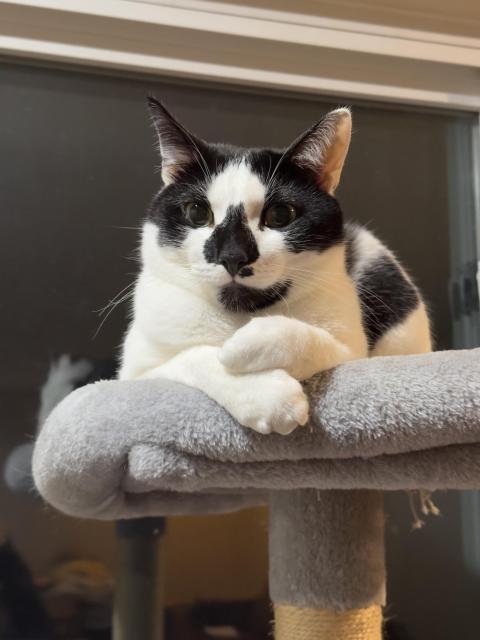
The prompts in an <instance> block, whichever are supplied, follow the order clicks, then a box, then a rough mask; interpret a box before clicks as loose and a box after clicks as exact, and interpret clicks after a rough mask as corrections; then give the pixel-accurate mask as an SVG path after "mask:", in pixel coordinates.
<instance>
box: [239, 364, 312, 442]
mask: <svg viewBox="0 0 480 640" xmlns="http://www.w3.org/2000/svg"><path fill="white" fill-rule="evenodd" d="M238 380H239V381H241V382H242V386H243V389H242V391H243V393H242V394H239V395H238V396H237V399H238V400H239V401H240V404H239V405H238V407H237V408H236V410H235V411H234V412H232V413H234V417H235V418H237V420H238V421H239V422H240V423H241V424H242V425H244V426H246V427H250V428H251V429H254V430H255V431H258V432H259V433H280V434H282V435H287V434H289V433H291V432H292V431H293V430H294V429H295V428H296V427H298V426H299V425H304V424H305V423H306V422H307V420H308V409H309V407H308V400H307V397H306V395H305V393H304V391H303V389H302V385H301V384H300V383H299V382H298V381H297V380H295V379H294V378H292V377H291V376H290V375H288V373H286V371H283V370H280V369H279V370H275V371H265V372H262V373H259V374H253V375H245V376H239V377H238Z"/></svg>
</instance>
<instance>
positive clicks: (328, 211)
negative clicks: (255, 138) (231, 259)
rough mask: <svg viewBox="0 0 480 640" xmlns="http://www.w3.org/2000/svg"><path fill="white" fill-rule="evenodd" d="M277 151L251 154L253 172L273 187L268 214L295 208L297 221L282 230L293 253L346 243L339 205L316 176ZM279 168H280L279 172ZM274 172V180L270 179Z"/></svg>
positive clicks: (270, 188) (269, 191)
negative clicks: (279, 208) (272, 208)
mask: <svg viewBox="0 0 480 640" xmlns="http://www.w3.org/2000/svg"><path fill="white" fill-rule="evenodd" d="M281 158H282V155H281V154H280V153H278V152H276V151H254V152H252V153H251V154H250V162H251V166H252V169H253V171H254V172H255V173H257V175H259V176H261V178H262V179H263V180H264V182H265V183H266V184H268V185H269V188H268V190H267V194H266V202H265V210H266V209H268V207H269V206H272V205H274V204H277V203H284V204H291V205H293V206H294V207H295V210H296V212H297V217H296V218H295V220H294V221H293V222H292V223H291V224H289V225H288V226H286V227H283V228H280V229H278V231H280V232H282V233H283V234H284V235H285V244H286V246H287V248H288V249H289V250H290V251H292V252H293V253H300V252H301V251H324V250H325V249H328V248H329V247H331V246H333V245H335V244H337V243H339V242H342V240H343V239H344V236H343V215H342V211H341V209H340V205H339V204H338V201H337V200H336V199H335V198H334V197H333V196H331V195H329V194H328V193H326V192H325V191H322V189H321V188H320V187H319V186H318V183H317V177H316V175H315V174H314V173H313V172H312V171H310V170H308V169H306V168H300V167H298V166H297V165H296V164H294V163H293V162H291V161H290V160H289V159H288V158H283V159H282V160H281V162H280V164H278V162H279V160H280V159H281ZM275 167H276V168H275ZM273 172H274V175H273V178H272V179H271V180H270V178H269V176H271V175H272V173H273Z"/></svg>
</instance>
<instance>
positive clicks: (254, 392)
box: [218, 318, 309, 435]
mask: <svg viewBox="0 0 480 640" xmlns="http://www.w3.org/2000/svg"><path fill="white" fill-rule="evenodd" d="M291 357H292V356H291V346H290V345H289V344H288V342H286V341H285V332H284V331H283V332H282V326H280V323H278V324H277V325H275V324H273V325H272V322H271V318H269V319H268V321H267V319H266V318H254V319H253V320H251V321H250V322H249V323H248V324H246V325H245V326H243V327H242V328H241V329H239V330H238V331H236V333H235V334H234V335H233V336H232V337H231V338H230V339H229V340H227V341H226V342H225V343H224V345H223V347H222V348H221V350H220V352H219V355H218V358H219V360H220V362H221V363H222V364H223V366H224V367H225V368H226V369H227V371H229V372H231V373H232V374H236V375H235V376H234V377H233V376H232V380H233V381H234V384H236V389H235V394H236V401H235V403H234V405H235V406H234V407H230V412H231V413H232V415H233V416H234V417H235V418H236V419H237V420H238V421H239V422H240V423H241V424H243V425H244V426H247V427H250V428H252V429H254V430H255V431H258V432H260V433H271V432H276V433H281V434H283V435H286V434H288V433H291V432H292V431H293V430H294V429H295V428H296V427H297V426H298V425H304V424H305V423H306V422H307V419H308V409H309V407H308V400H307V397H306V395H305V393H304V391H303V388H302V385H301V384H300V383H299V382H298V381H297V380H295V378H293V377H292V376H291V375H289V374H288V373H287V372H286V371H285V369H286V368H287V367H288V366H289V360H290V359H291ZM238 374H243V375H238Z"/></svg>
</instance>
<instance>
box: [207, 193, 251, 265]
mask: <svg viewBox="0 0 480 640" xmlns="http://www.w3.org/2000/svg"><path fill="white" fill-rule="evenodd" d="M203 254H204V256H205V260H206V261H207V262H211V263H214V264H223V265H224V266H225V269H226V270H227V271H228V272H229V273H231V275H235V274H236V273H237V272H238V271H243V270H244V268H245V267H246V265H249V264H251V263H252V262H255V260H257V258H258V256H259V253H258V247H257V243H256V242H255V238H254V235H253V233H252V232H251V230H250V227H249V226H248V224H247V217H246V215H245V211H244V208H243V206H242V205H238V206H236V207H229V208H228V210H227V215H226V216H225V218H224V220H222V222H221V223H220V224H219V225H217V226H216V227H215V229H214V231H213V233H212V235H211V236H210V237H209V238H208V240H207V241H206V242H205V245H204V248H203ZM232 261H233V263H234V265H236V268H235V267H234V268H233V269H232V270H230V267H229V265H230V263H231V262H232ZM242 267H243V268H242Z"/></svg>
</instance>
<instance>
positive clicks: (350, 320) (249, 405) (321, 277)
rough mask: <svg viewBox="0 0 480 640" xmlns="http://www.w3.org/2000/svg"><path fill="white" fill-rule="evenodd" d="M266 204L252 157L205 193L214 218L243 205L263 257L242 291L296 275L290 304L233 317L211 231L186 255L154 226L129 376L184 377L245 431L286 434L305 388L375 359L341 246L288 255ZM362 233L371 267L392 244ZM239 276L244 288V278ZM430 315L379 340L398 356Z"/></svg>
mask: <svg viewBox="0 0 480 640" xmlns="http://www.w3.org/2000/svg"><path fill="white" fill-rule="evenodd" d="M264 197H265V187H264V185H263V184H262V183H261V181H260V180H259V178H258V177H257V176H256V175H255V174H253V172H252V171H251V170H250V168H249V166H248V163H247V162H246V161H245V160H242V161H240V162H238V161H237V162H235V163H232V164H230V165H228V166H227V167H226V168H225V170H224V171H223V172H222V173H221V174H220V175H219V176H217V177H216V178H215V179H214V180H213V182H212V184H211V185H210V187H209V189H208V198H209V201H210V204H211V207H212V210H213V213H214V216H215V222H216V223H218V222H221V220H222V219H223V217H224V216H225V215H226V212H227V209H228V207H229V206H230V205H237V204H239V203H242V204H243V206H244V208H245V211H246V214H247V219H248V224H249V225H250V228H251V230H252V233H253V234H254V236H255V238H256V241H257V244H258V248H259V252H260V258H259V259H258V260H257V261H256V262H255V265H254V275H253V276H251V277H249V278H248V281H245V284H248V286H251V287H258V288H266V287H269V286H271V285H273V284H274V283H276V282H279V281H284V280H287V279H289V280H291V281H292V282H293V286H292V288H291V289H290V291H289V295H288V297H287V299H286V300H281V301H279V302H277V303H275V304H274V305H272V306H270V307H269V308H268V309H266V310H264V311H258V312H257V313H255V314H247V313H232V312H228V311H226V310H225V309H224V308H223V307H222V305H221V304H220V303H219V302H218V300H217V293H218V289H219V287H221V286H223V285H225V284H227V283H228V282H230V281H231V277H230V276H229V275H228V274H227V272H226V270H225V269H224V268H223V267H222V266H220V265H214V264H210V263H208V262H206V260H205V257H204V255H203V246H204V243H205V240H206V239H207V237H208V236H209V235H210V233H211V232H212V230H211V228H201V229H192V230H190V231H189V234H188V237H187V239H186V241H185V242H184V243H183V245H182V247H181V248H180V249H178V248H168V247H167V248H165V247H160V246H159V244H158V241H157V234H158V229H157V227H156V226H155V225H153V224H152V223H150V222H147V223H146V224H145V226H144V230H143V236H142V263H143V267H142V271H141V273H140V276H139V278H138V281H137V283H136V288H135V296H134V320H133V322H132V324H131V326H130V328H129V331H128V333H127V336H126V339H125V343H124V349H123V357H122V367H121V370H120V378H121V379H128V378H141V377H143V378H155V377H166V378H169V379H171V380H176V381H178V382H183V383H185V384H187V385H191V386H193V387H196V388H198V389H200V390H202V391H203V392H205V393H206V394H208V395H209V396H210V397H212V398H213V399H214V400H216V401H217V402H218V403H219V404H221V405H222V406H224V407H225V408H226V409H227V411H229V412H230V413H231V414H232V415H233V416H234V417H235V418H236V419H237V420H238V421H239V422H240V423H241V424H243V425H245V426H247V427H251V428H253V429H256V430H257V431H260V432H262V433H267V432H271V431H276V432H278V433H289V432H290V431H291V430H292V429H294V428H295V426H297V425H298V424H304V423H305V422H306V421H307V417H308V402H307V399H306V397H305V395H304V393H303V390H302V387H301V385H300V383H299V382H298V381H301V380H305V379H307V378H309V377H310V376H312V375H313V374H314V373H317V372H318V371H322V370H326V369H329V368H331V367H334V366H336V365H338V364H340V363H342V362H345V361H347V360H350V359H354V358H362V357H365V356H367V341H366V337H365V334H364V330H363V327H362V319H361V309H360V303H359V299H358V296H357V293H356V290H355V287H354V283H353V281H352V280H351V278H350V277H349V276H348V274H347V272H346V267H345V247H344V245H337V246H335V247H333V248H330V249H327V250H326V251H324V252H322V253H319V254H317V253H314V252H301V253H298V254H293V253H291V252H288V251H287V250H286V249H285V247H284V245H283V240H282V234H281V233H280V232H279V231H276V230H272V229H264V230H260V229H259V220H260V214H261V211H262V207H263V203H264ZM365 234H366V235H362V236H361V238H360V240H359V242H362V243H364V244H365V247H366V248H367V249H368V250H366V251H365V252H364V253H365V260H368V256H369V255H370V256H374V255H376V254H377V252H378V251H379V250H381V249H384V248H383V245H381V243H380V242H379V241H378V240H376V239H375V238H374V237H373V236H372V235H371V234H369V233H368V232H365ZM235 279H236V280H238V281H240V282H242V278H241V277H240V276H238V275H237V276H235ZM425 318H426V314H425V313H424V309H423V310H420V311H419V312H418V314H416V312H414V313H413V314H412V315H411V316H410V317H409V318H408V319H407V321H406V323H403V325H402V327H403V328H402V327H396V328H395V330H392V331H391V332H389V335H386V336H384V338H382V340H381V341H380V342H379V345H378V347H377V349H378V350H379V352H380V351H381V352H382V353H383V352H389V351H388V350H390V352H397V351H398V352H401V350H402V348H403V347H402V346H399V345H401V344H406V342H408V340H409V336H410V334H411V333H412V332H413V333H415V332H418V333H422V332H423V333H422V335H424V334H425V331H426V330H428V321H426V320H425ZM425 323H426V324H425ZM425 327H426V328H427V329H425ZM422 340H423V339H421V340H420V343H421V344H423V343H424V342H425V341H424V340H423V342H422ZM413 342H414V341H413ZM413 342H412V347H411V348H415V347H414V346H413ZM419 348H420V347H419Z"/></svg>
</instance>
